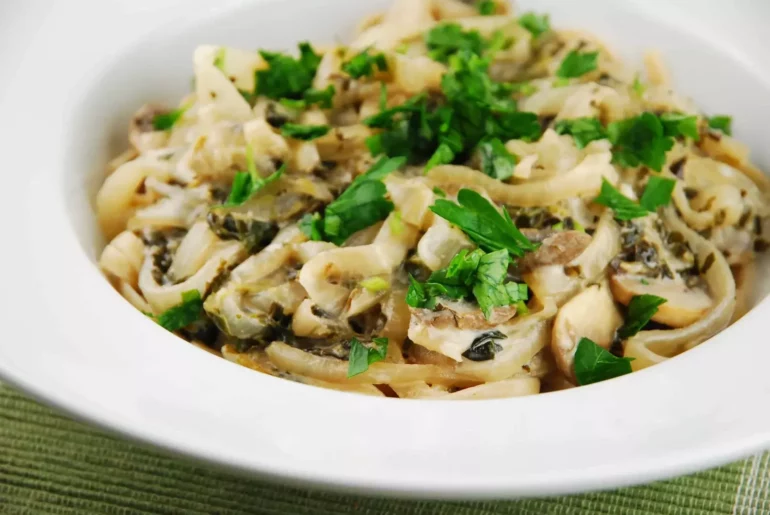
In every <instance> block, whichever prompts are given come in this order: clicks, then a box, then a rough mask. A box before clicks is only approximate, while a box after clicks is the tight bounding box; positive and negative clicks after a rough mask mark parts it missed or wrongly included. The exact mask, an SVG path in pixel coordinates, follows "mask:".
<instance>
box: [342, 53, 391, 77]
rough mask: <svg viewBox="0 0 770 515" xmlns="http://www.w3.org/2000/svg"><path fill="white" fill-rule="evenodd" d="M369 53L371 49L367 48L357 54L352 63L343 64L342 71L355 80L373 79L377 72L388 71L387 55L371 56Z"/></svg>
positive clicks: (376, 54)
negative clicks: (362, 78)
mask: <svg viewBox="0 0 770 515" xmlns="http://www.w3.org/2000/svg"><path fill="white" fill-rule="evenodd" d="M369 51H370V49H369V48H367V49H366V50H364V51H362V52H361V53H359V54H356V55H355V56H354V57H353V58H352V59H351V60H350V61H347V62H345V63H343V65H342V70H343V71H344V72H345V73H347V74H348V75H350V76H351V77H353V78H354V79H360V78H361V77H371V76H372V75H374V74H375V73H376V72H377V71H381V72H386V71H388V60H387V59H386V58H385V54H383V53H381V52H379V53H371V54H370V53H369Z"/></svg>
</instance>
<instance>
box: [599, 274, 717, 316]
mask: <svg viewBox="0 0 770 515" xmlns="http://www.w3.org/2000/svg"><path fill="white" fill-rule="evenodd" d="M611 286H612V294H613V295H614V296H615V300H617V301H618V302H620V303H621V304H624V305H628V304H629V303H630V302H631V299H632V298H633V297H635V296H637V295H657V296H658V297H662V298H664V299H666V301H667V302H666V303H665V304H662V305H661V306H659V307H658V312H657V313H655V315H653V317H652V320H654V321H655V322H658V323H661V324H665V325H667V326H670V327H687V326H688V325H691V324H693V323H695V322H697V321H698V320H699V319H700V318H701V317H703V316H704V315H705V314H706V312H707V311H708V310H709V309H710V308H711V307H712V306H713V304H714V301H713V300H712V299H711V297H710V296H709V294H708V293H707V292H706V291H705V290H703V289H701V288H689V287H687V285H686V284H684V283H682V282H679V281H675V280H672V279H651V278H647V277H644V276H639V275H632V274H617V275H615V276H613V277H612V280H611Z"/></svg>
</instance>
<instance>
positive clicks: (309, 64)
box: [255, 42, 321, 100]
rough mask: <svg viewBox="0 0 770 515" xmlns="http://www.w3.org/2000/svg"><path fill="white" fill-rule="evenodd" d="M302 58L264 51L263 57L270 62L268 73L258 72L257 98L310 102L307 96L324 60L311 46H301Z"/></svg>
mask: <svg viewBox="0 0 770 515" xmlns="http://www.w3.org/2000/svg"><path fill="white" fill-rule="evenodd" d="M299 52H300V56H299V58H294V57H292V56H289V55H286V54H282V53H278V52H268V51H266V50H260V52H259V54H260V55H261V56H262V58H263V59H264V60H265V61H266V62H267V64H268V68H267V69H266V70H259V71H257V72H256V80H257V86H256V91H255V93H256V95H263V96H266V97H268V98H272V99H275V100H280V99H282V98H288V99H293V100H306V99H305V98H304V96H305V92H306V91H307V90H308V89H310V88H311V86H312V84H313V79H314V78H315V74H316V71H317V70H318V65H319V64H320V63H321V56H320V55H318V54H316V53H315V51H314V50H313V47H312V46H311V45H310V43H307V42H304V43H300V44H299Z"/></svg>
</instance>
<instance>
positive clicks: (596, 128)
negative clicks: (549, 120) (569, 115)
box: [555, 118, 607, 148]
mask: <svg viewBox="0 0 770 515" xmlns="http://www.w3.org/2000/svg"><path fill="white" fill-rule="evenodd" d="M555 130H556V132H557V133H558V134H569V135H571V136H572V137H573V138H574V139H575V146H576V147H577V148H585V147H586V145H588V144H589V143H591V142H592V141H596V140H600V139H605V138H606V137H607V130H606V129H605V128H604V125H602V122H601V121H599V119H598V118H574V119H571V120H560V121H558V122H556V126H555Z"/></svg>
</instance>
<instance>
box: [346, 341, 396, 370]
mask: <svg viewBox="0 0 770 515" xmlns="http://www.w3.org/2000/svg"><path fill="white" fill-rule="evenodd" d="M387 355H388V339H387V338H372V347H367V346H365V345H364V344H362V343H361V342H360V341H358V340H357V339H356V338H353V339H352V340H350V357H349V358H348V378H350V377H354V376H357V375H358V374H363V373H364V372H366V371H367V370H369V365H372V364H374V363H377V362H378V361H382V360H384V359H385V356H387Z"/></svg>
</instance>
